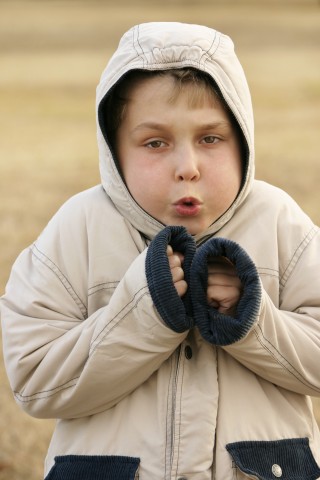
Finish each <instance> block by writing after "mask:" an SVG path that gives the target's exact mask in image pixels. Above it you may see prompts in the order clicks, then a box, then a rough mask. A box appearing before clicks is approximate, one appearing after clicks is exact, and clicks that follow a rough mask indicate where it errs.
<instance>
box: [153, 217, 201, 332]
mask: <svg viewBox="0 0 320 480" xmlns="http://www.w3.org/2000/svg"><path fill="white" fill-rule="evenodd" d="M168 245H171V246H172V249H173V251H176V252H180V253H182V254H183V255H184V261H183V265H182V267H183V271H184V277H185V280H186V282H187V284H188V287H189V283H190V268H191V262H192V259H193V256H194V254H195V251H196V245H195V242H194V240H193V238H192V237H191V235H189V233H188V232H187V230H186V229H185V228H184V227H176V226H169V227H166V228H164V229H163V230H162V231H161V232H160V233H158V235H157V236H156V237H155V238H154V239H153V240H152V242H151V243H150V245H149V247H148V252H147V257H146V276H147V282H148V287H149V290H150V294H151V297H152V300H153V303H154V305H155V307H156V309H157V310H158V312H159V314H160V315H161V318H162V319H163V321H164V322H165V323H166V324H167V325H168V327H170V328H171V329H172V330H174V331H175V332H179V333H181V332H184V331H185V330H188V329H190V328H191V327H192V326H193V319H192V304H191V298H190V289H189V288H188V291H187V293H186V294H185V295H184V296H183V298H180V297H179V295H178V293H177V291H176V288H175V286H174V284H173V281H172V275H171V271H170V266H169V260H168V256H167V246H168Z"/></svg>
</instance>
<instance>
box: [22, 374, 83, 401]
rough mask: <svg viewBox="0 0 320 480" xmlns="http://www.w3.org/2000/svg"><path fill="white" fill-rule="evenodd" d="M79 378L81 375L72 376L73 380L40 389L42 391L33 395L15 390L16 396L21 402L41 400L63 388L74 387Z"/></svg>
mask: <svg viewBox="0 0 320 480" xmlns="http://www.w3.org/2000/svg"><path fill="white" fill-rule="evenodd" d="M78 378H79V376H78V377H74V378H71V380H68V381H67V382H64V383H62V384H61V385H57V386H56V387H54V388H50V389H48V390H40V392H35V393H33V394H32V395H23V394H22V393H20V392H17V391H15V392H14V396H15V397H16V398H17V399H18V401H19V402H22V403H28V402H32V401H34V400H41V399H43V398H49V397H52V396H53V395H56V394H57V393H59V392H61V391H62V390H67V389H68V388H71V387H73V386H74V385H75V384H76V381H77V380H78ZM71 382H72V383H71ZM69 384H70V385H69Z"/></svg>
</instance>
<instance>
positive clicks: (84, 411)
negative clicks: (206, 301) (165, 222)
mask: <svg viewBox="0 0 320 480" xmlns="http://www.w3.org/2000/svg"><path fill="white" fill-rule="evenodd" d="M56 241H57V242H58V240H56ZM169 241H170V238H168V237H166V238H164V239H163V241H162V249H163V250H164V251H165V250H166V242H169ZM160 243H161V242H160ZM74 248H75V249H76V248H77V247H76V245H75V246H74ZM147 253H148V249H146V250H144V251H142V253H140V254H137V257H136V258H135V259H134V261H133V262H132V263H131V265H130V266H129V268H128V269H127V271H126V272H125V274H124V275H123V278H122V279H121V281H120V283H119V284H118V286H117V288H116V289H115V291H114V293H113V295H112V297H111V300H110V302H109V304H108V305H106V306H105V307H102V308H100V309H99V310H98V311H95V312H94V313H93V314H92V315H89V316H88V317H87V318H85V314H84V312H85V300H84V299H83V298H81V295H79V292H77V291H76V290H75V288H74V285H73V284H72V282H71V279H70V277H69V278H67V277H66V276H65V275H63V274H62V272H61V268H60V267H59V265H58V264H57V262H53V261H52V259H50V258H48V256H47V255H46V254H45V253H44V252H42V251H41V250H40V249H39V247H36V246H33V248H29V249H27V250H25V251H24V252H23V253H22V254H21V255H20V257H19V258H18V259H17V261H16V263H15V265H14V267H13V269H12V273H11V278H10V279H9V282H8V285H7V290H6V294H5V296H4V297H3V298H2V299H1V316H2V327H3V346H4V358H5V364H6V369H7V373H8V377H9V380H10V383H11V387H12V389H13V391H14V396H15V399H16V401H17V402H18V403H19V404H20V406H21V407H22V408H23V409H24V410H25V411H26V412H27V413H29V414H30V415H32V416H35V417H39V418H77V417H81V416H88V415H92V414H94V413H97V412H100V411H103V410H105V409H108V408H110V407H112V406H114V405H115V404H117V403H118V402H119V401H120V400H121V399H122V398H124V397H125V396H127V395H129V394H130V393H131V392H132V391H133V390H134V389H136V388H137V387H138V386H139V385H141V384H142V383H143V382H145V381H146V380H147V379H148V378H149V377H150V376H151V375H152V374H153V373H154V372H155V371H156V370H157V369H159V367H160V366H161V365H162V363H163V362H165V361H166V359H168V357H169V356H170V355H171V354H172V352H173V351H174V350H175V349H176V348H177V346H178V345H179V344H180V343H181V342H182V341H183V339H184V338H185V336H186V335H187V326H186V327H185V328H184V329H182V331H181V329H179V328H171V327H174V324H173V325H171V326H170V328H169V326H168V325H167V324H166V322H165V321H164V320H163V319H162V317H161V315H160V314H159V311H158V310H157V308H156V307H155V305H154V302H153V300H152V297H151V294H150V290H149V287H148V282H147V277H146V274H145V268H146V256H147ZM71 254H72V253H71V252H69V255H71ZM61 255H62V253H61ZM58 258H59V255H56V259H58ZM81 261H83V260H81V259H80V258H79V262H81ZM149 263H151V264H152V253H149ZM158 264H159V265H161V261H159V260H158ZM166 268H167V270H166ZM163 273H164V275H165V274H166V273H167V274H168V275H170V271H169V267H166V266H164V267H163ZM74 275H75V274H74ZM171 283H172V282H171ZM168 288H169V289H170V288H171V289H173V290H174V286H173V283H172V285H169V286H168ZM176 297H177V298H175V299H174V300H175V301H176V302H177V304H179V303H178V302H179V301H180V298H179V297H178V295H177V294H176ZM181 303H182V302H181ZM180 306H181V305H180ZM182 307H183V306H182ZM182 307H181V309H180V320H179V321H180V322H183V315H184V313H185V309H184V307H183V308H182ZM186 325H187V324H186ZM177 330H180V331H177Z"/></svg>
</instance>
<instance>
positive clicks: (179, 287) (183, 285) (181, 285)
mask: <svg viewBox="0 0 320 480" xmlns="http://www.w3.org/2000/svg"><path fill="white" fill-rule="evenodd" d="M174 286H175V288H176V291H177V293H178V295H179V297H183V295H185V294H186V292H187V290H188V285H187V282H186V281H185V280H180V281H179V282H176V283H175V284H174Z"/></svg>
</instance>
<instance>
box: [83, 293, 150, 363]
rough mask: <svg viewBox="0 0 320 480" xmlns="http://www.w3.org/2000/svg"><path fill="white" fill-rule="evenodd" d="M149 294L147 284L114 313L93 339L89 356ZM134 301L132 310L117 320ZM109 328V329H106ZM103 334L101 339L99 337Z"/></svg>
mask: <svg viewBox="0 0 320 480" xmlns="http://www.w3.org/2000/svg"><path fill="white" fill-rule="evenodd" d="M146 289H147V291H145V292H144V293H143V294H142V295H141V296H140V297H139V298H137V295H138V294H140V293H141V292H143V290H146ZM147 294H148V287H147V286H144V287H141V288H140V290H138V291H137V292H136V293H135V294H134V296H133V297H132V299H131V300H130V302H127V303H126V304H125V305H124V306H123V308H122V309H121V310H120V311H119V312H118V313H116V314H115V315H114V317H113V318H112V319H111V320H110V321H109V322H108V323H107V324H106V325H105V326H104V327H103V329H102V330H100V332H99V333H98V334H97V335H96V336H95V338H94V339H92V341H91V344H90V351H89V357H90V356H91V355H92V354H93V353H94V352H95V350H96V349H97V348H98V347H99V345H100V344H101V343H102V342H103V340H104V338H105V337H106V335H107V334H108V333H109V332H111V331H112V330H113V329H114V328H115V327H117V326H118V325H119V323H120V322H121V321H122V320H123V319H124V318H126V317H127V316H128V315H129V313H131V312H132V311H133V310H134V309H135V308H137V305H138V303H139V302H140V301H141V300H142V298H143V297H144V296H146V295H147ZM133 302H134V304H133V305H132V307H131V308H130V310H129V311H128V312H126V313H124V315H123V316H122V317H120V318H118V321H117V317H119V316H120V315H121V314H122V313H123V312H124V311H125V310H126V308H127V307H128V306H129V305H130V304H132V303H133ZM106 330H107V331H106ZM100 336H101V338H100V340H98V339H99V337H100Z"/></svg>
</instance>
